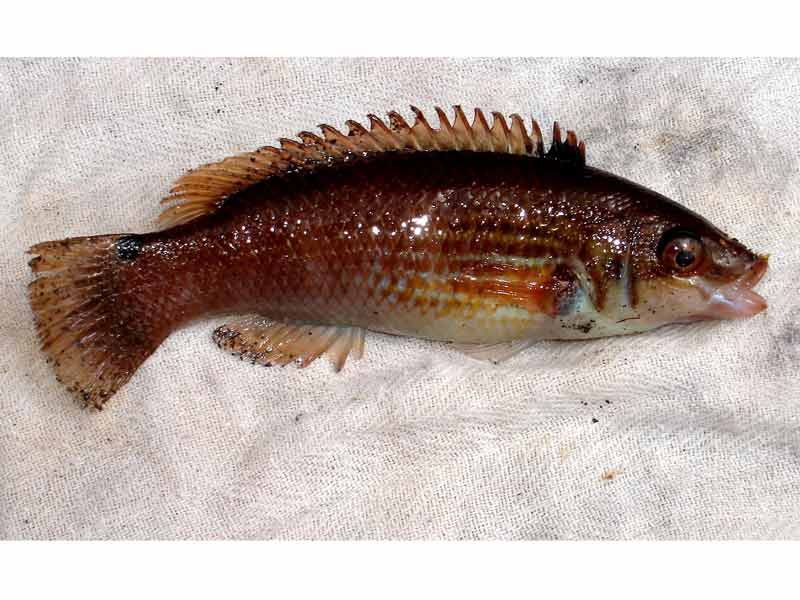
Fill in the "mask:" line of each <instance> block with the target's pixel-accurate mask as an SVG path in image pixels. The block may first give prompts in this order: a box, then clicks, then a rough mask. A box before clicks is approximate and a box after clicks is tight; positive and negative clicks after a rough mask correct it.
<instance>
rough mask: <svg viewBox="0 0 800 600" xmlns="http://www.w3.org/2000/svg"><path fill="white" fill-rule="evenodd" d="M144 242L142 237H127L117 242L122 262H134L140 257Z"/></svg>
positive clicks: (118, 253) (118, 254)
mask: <svg viewBox="0 0 800 600" xmlns="http://www.w3.org/2000/svg"><path fill="white" fill-rule="evenodd" d="M142 246H144V242H143V241H142V238H141V236H138V235H126V236H125V237H123V238H120V239H118V240H117V257H118V258H119V259H120V260H133V259H134V258H136V257H137V256H139V252H141V250H142Z"/></svg>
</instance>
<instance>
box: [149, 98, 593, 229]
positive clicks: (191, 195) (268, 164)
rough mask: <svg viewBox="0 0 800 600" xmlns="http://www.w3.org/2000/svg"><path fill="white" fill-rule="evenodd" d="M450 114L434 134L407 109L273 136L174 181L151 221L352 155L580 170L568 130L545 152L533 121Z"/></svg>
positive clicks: (195, 210)
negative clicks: (520, 162)
mask: <svg viewBox="0 0 800 600" xmlns="http://www.w3.org/2000/svg"><path fill="white" fill-rule="evenodd" d="M453 109H454V113H455V117H454V118H453V121H452V122H451V121H450V120H449V119H448V117H447V115H446V114H445V112H444V111H443V110H442V109H441V108H439V107H436V108H435V112H436V115H437V117H438V119H439V127H438V128H436V129H434V128H433V127H431V125H430V124H429V123H428V121H427V119H426V118H425V116H424V115H423V114H422V111H420V110H419V109H418V108H416V107H414V106H412V107H411V111H412V112H413V113H414V124H413V125H409V124H408V122H407V121H406V120H405V119H404V118H403V117H402V116H401V115H400V114H399V113H397V112H395V111H392V112H390V113H389V125H388V126H387V124H386V123H385V122H384V121H383V120H382V119H380V118H379V117H377V116H375V115H373V114H370V115H368V116H367V119H368V121H369V129H367V128H366V127H364V126H363V125H362V124H360V123H358V122H356V121H346V123H345V125H346V126H347V128H348V133H347V135H345V134H343V133H342V132H340V131H338V130H337V129H334V128H333V127H331V126H330V125H324V124H323V125H320V126H319V128H320V131H321V133H322V135H321V136H319V135H317V134H315V133H311V132H309V131H303V132H301V133H299V134H298V137H299V138H300V141H297V140H292V139H288V138H281V139H280V140H279V144H280V147H277V148H276V147H273V146H265V147H263V148H259V149H258V150H255V151H253V152H248V153H245V154H238V155H236V156H230V157H228V158H225V159H223V160H222V161H220V162H217V163H212V164H208V165H205V166H202V167H200V168H198V169H194V170H192V171H189V172H188V173H186V174H185V175H184V176H183V177H181V178H180V179H179V180H178V181H177V182H176V183H175V185H174V187H173V188H172V189H171V190H170V193H169V195H168V196H167V197H166V198H164V199H163V200H162V201H161V202H162V204H171V206H169V207H168V208H166V209H165V210H164V212H163V213H162V214H161V216H160V217H159V222H160V223H161V224H162V225H163V226H164V227H172V226H174V225H179V224H182V223H187V222H189V221H191V220H193V219H196V218H198V217H200V216H203V215H205V214H209V213H212V212H214V211H216V210H217V209H218V208H219V207H220V206H221V205H222V204H223V203H224V201H225V199H226V198H227V197H229V196H231V195H232V194H235V193H236V192H240V191H242V190H243V189H245V188H247V187H250V186H252V185H254V184H256V183H258V182H260V181H264V180H265V179H268V178H270V177H273V176H276V175H280V174H283V173H287V172H290V171H301V170H309V171H310V170H314V169H319V168H324V167H326V166H330V165H335V164H337V163H340V162H342V161H344V160H347V159H348V158H349V157H351V156H353V155H369V154H377V153H381V152H421V151H432V150H466V151H475V152H501V153H508V154H523V155H528V156H535V157H539V158H546V159H555V160H561V161H566V162H571V163H574V164H578V165H583V164H585V159H586V147H585V145H584V143H583V142H578V138H577V136H576V135H575V132H573V131H568V132H567V139H566V141H563V142H562V141H561V129H560V127H559V125H558V123H555V124H554V126H553V141H552V144H551V146H550V149H549V150H548V151H547V152H546V153H545V151H544V141H543V139H542V131H541V129H540V128H539V124H538V123H537V122H536V121H535V120H532V121H531V128H530V132H529V131H528V129H527V128H526V127H525V124H524V122H523V120H522V118H521V117H520V116H519V115H517V114H513V115H511V116H510V117H509V118H510V120H511V126H510V127H509V124H508V122H507V121H506V118H505V117H504V116H503V115H501V114H500V113H497V112H492V113H491V115H492V124H491V126H490V125H489V123H488V121H487V120H486V117H485V116H484V114H483V111H481V110H480V109H475V114H474V117H473V119H472V123H470V122H469V119H468V118H467V116H466V114H465V113H464V111H463V109H462V108H461V107H460V106H455V107H453Z"/></svg>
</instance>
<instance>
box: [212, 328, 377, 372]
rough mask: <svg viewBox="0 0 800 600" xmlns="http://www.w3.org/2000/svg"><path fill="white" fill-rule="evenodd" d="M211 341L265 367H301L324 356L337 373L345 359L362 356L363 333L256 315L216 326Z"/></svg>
mask: <svg viewBox="0 0 800 600" xmlns="http://www.w3.org/2000/svg"><path fill="white" fill-rule="evenodd" d="M214 341H215V342H216V344H217V346H219V347H220V348H221V349H223V350H226V351H227V352H230V353H232V354H234V355H237V356H239V357H240V358H241V359H243V360H249V361H251V362H252V363H258V364H261V365H265V366H271V365H280V366H285V365H288V364H289V363H294V364H296V365H297V366H298V367H300V368H304V367H307V366H308V365H310V364H311V363H312V362H314V361H315V360H316V359H317V358H319V357H320V356H322V355H323V354H325V355H327V356H328V357H329V358H330V359H331V361H332V362H333V364H334V367H335V368H336V371H340V370H341V369H342V367H344V364H345V362H346V361H347V357H348V356H350V355H351V354H352V355H353V358H355V359H358V358H361V356H362V355H363V353H364V330H363V329H361V328H359V327H339V326H335V325H299V324H294V323H281V322H278V321H271V320H269V319H267V318H265V317H262V316H259V315H250V316H247V317H242V318H240V319H237V320H235V321H231V322H230V323H226V324H225V325H222V326H220V327H218V328H217V329H216V330H214Z"/></svg>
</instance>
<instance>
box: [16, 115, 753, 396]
mask: <svg viewBox="0 0 800 600" xmlns="http://www.w3.org/2000/svg"><path fill="white" fill-rule="evenodd" d="M412 110H413V112H414V113H415V117H416V118H415V121H414V123H413V125H409V124H408V123H407V122H406V121H405V120H404V119H403V117H402V116H400V115H399V114H398V113H396V112H392V113H389V121H388V124H387V123H385V122H384V121H382V120H381V119H379V118H377V117H375V116H374V115H370V116H369V123H370V126H369V129H367V128H366V127H364V126H362V125H360V124H358V123H356V122H353V121H349V122H348V123H347V125H348V126H349V133H348V134H343V133H340V132H339V131H337V130H336V129H334V128H332V127H330V126H327V125H322V126H321V127H320V128H321V134H320V135H318V134H314V133H310V132H302V133H300V134H299V138H300V141H294V140H289V139H282V140H280V147H265V148H261V149H259V150H256V151H254V152H250V153H247V154H242V155H238V156H233V157H230V158H226V159H225V160H223V161H221V162H218V163H215V164H210V165H206V166H204V167H201V168H199V169H197V170H194V171H191V172H189V173H188V174H186V175H185V176H184V177H182V178H181V179H180V180H179V181H178V182H177V184H176V185H175V187H174V188H173V190H172V191H171V193H170V195H169V196H167V198H165V200H164V202H165V203H166V204H167V205H168V207H167V208H166V210H165V211H164V212H163V214H162V215H161V217H160V221H161V223H162V224H163V226H164V227H165V228H164V229H162V230H161V231H156V232H153V233H146V234H118V235H101V236H93V237H80V238H71V239H66V240H62V241H54V242H44V243H41V244H37V245H35V246H33V247H32V248H31V249H30V252H31V253H33V254H35V255H36V256H35V257H34V258H33V259H32V260H31V262H30V264H31V267H32V269H33V271H34V272H35V274H36V277H37V278H36V279H35V281H33V282H32V283H31V284H30V299H31V306H32V308H33V312H34V314H35V317H36V326H37V329H38V332H39V336H40V338H41V342H42V348H43V349H44V351H45V353H46V354H47V356H48V358H49V359H50V360H51V361H52V363H53V365H54V367H55V371H56V373H57V375H58V377H59V379H60V380H61V381H62V382H64V383H65V384H66V385H67V386H68V387H69V389H71V390H72V391H74V392H76V393H77V394H78V395H79V396H80V397H81V398H82V399H83V400H84V402H86V403H87V404H89V405H91V406H95V407H97V408H100V407H102V406H103V404H104V403H105V401H106V400H107V399H108V398H109V397H110V396H111V395H113V394H114V392H116V391H117V390H118V389H119V388H120V386H122V385H123V384H124V383H125V382H126V381H128V379H130V377H131V375H132V374H133V373H134V372H135V371H136V369H137V368H138V367H139V366H140V365H141V364H142V362H143V361H144V360H145V359H146V358H147V357H148V356H150V355H151V354H152V353H153V351H154V350H155V349H156V348H157V347H158V346H159V344H160V343H161V342H162V341H163V340H164V339H165V338H166V337H167V336H168V335H169V334H170V332H172V331H174V330H175V329H176V328H178V327H180V326H181V325H183V324H185V323H187V322H189V321H192V320H194V319H198V318H201V317H206V316H209V315H213V314H222V313H234V314H238V315H241V317H240V318H236V319H235V320H232V321H230V322H228V323H226V324H224V325H222V326H221V327H219V328H218V329H216V331H215V332H214V339H215V341H216V342H217V344H218V345H219V346H220V347H221V348H223V349H225V350H228V351H230V352H232V353H235V354H238V355H240V356H242V357H243V358H246V359H247V360H251V361H253V362H257V363H260V364H264V365H286V364H288V363H295V364H297V365H299V366H301V367H305V366H307V365H309V364H310V363H311V362H313V361H314V360H315V359H316V358H317V357H319V356H320V355H322V354H326V355H328V356H329V357H330V358H331V359H332V361H333V362H334V364H335V368H336V369H337V370H338V369H341V368H342V366H343V365H344V363H345V360H346V359H347V357H348V356H349V355H351V354H352V355H354V356H356V357H358V356H361V354H362V352H363V350H364V332H365V331H366V330H368V329H369V330H374V331H381V332H387V333H392V334H397V335H407V336H416V337H421V338H428V339H432V340H442V341H445V342H451V343H454V344H456V345H457V347H458V348H459V349H461V350H463V351H464V352H467V353H468V354H471V355H472V356H475V357H478V358H484V359H489V360H495V361H497V360H502V359H504V358H507V357H508V356H511V355H512V354H514V353H516V352H518V351H520V350H521V349H523V348H525V347H526V346H528V345H530V344H531V343H533V342H534V341H536V340H541V339H586V338H594V337H600V336H611V335H623V334H629V333H638V332H642V331H645V330H648V329H652V328H655V327H659V326H661V325H665V324H668V323H676V322H687V321H694V320H698V319H729V318H737V317H748V316H751V315H755V314H756V313H758V312H760V311H762V310H763V309H764V308H766V302H765V301H764V299H762V298H761V296H759V295H758V294H756V293H755V292H754V291H753V290H752V288H753V286H754V285H755V284H756V283H757V282H758V281H759V280H760V279H761V277H762V275H763V274H764V272H765V270H766V268H767V259H766V257H764V256H759V255H756V254H754V253H753V252H751V251H750V250H748V249H747V248H745V247H744V246H743V245H742V244H741V243H739V242H738V241H736V240H735V239H732V238H730V237H728V236H727V235H726V234H724V233H723V232H721V231H720V230H719V229H717V228H716V227H714V226H713V225H712V224H711V223H709V222H708V221H706V220H705V219H703V218H702V217H700V216H699V215H697V214H695V213H693V212H691V211H690V210H688V209H686V208H684V207H682V206H680V205H679V204H677V203H675V202H673V201H671V200H669V199H668V198H665V197H664V196H662V195H660V194H658V193H656V192H653V191H651V190H648V189H646V188H644V187H642V186H639V185H637V184H635V183H632V182H630V181H627V180H625V179H622V178H620V177H617V176H615V175H611V174H609V173H606V172H603V171H600V170H597V169H593V168H591V167H587V166H586V165H585V146H584V144H583V143H582V142H580V143H579V142H578V139H577V137H576V136H575V134H574V133H573V132H571V131H570V132H567V135H566V139H565V140H563V141H562V139H561V138H562V136H561V132H560V130H559V127H558V124H556V125H555V126H554V128H553V139H552V142H551V145H550V147H549V149H548V150H547V151H545V147H544V142H543V139H542V134H541V131H540V129H539V126H538V125H537V123H536V122H535V121H533V122H532V123H531V124H530V126H527V127H526V125H525V124H524V123H523V120H522V119H521V118H520V117H519V116H517V115H512V116H511V117H510V118H509V119H508V120H507V119H505V118H504V117H503V116H502V115H500V114H497V113H492V119H491V125H490V124H489V121H488V120H487V119H486V118H485V116H484V114H483V113H482V112H481V111H480V110H476V111H475V115H474V118H473V119H472V123H470V121H469V120H468V119H467V117H466V116H465V114H464V112H463V111H462V110H461V109H460V108H459V107H456V108H455V118H454V119H453V120H452V122H451V121H450V120H449V119H448V118H447V116H446V115H445V114H444V112H443V111H442V110H440V109H436V112H437V114H438V119H439V126H438V128H434V127H432V126H430V125H429V124H428V121H427V120H426V118H425V117H424V116H423V114H422V113H421V112H420V111H419V110H417V109H415V108H412Z"/></svg>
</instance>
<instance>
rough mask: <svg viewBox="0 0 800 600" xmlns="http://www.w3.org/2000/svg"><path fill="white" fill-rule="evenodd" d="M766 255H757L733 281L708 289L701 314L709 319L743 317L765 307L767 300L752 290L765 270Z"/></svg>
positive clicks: (756, 312)
mask: <svg viewBox="0 0 800 600" xmlns="http://www.w3.org/2000/svg"><path fill="white" fill-rule="evenodd" d="M767 263H768V261H767V257H766V256H759V257H758V258H757V259H756V260H755V262H754V263H753V264H752V265H751V266H750V268H749V269H747V271H745V272H744V274H743V275H742V276H741V277H739V279H737V280H736V281H734V282H733V283H729V284H728V285H724V286H722V287H719V288H716V289H713V290H709V291H710V292H711V293H710V294H709V298H708V304H707V306H706V309H705V310H704V311H703V314H702V316H703V317H706V318H710V319H745V318H747V317H752V316H754V315H757V314H758V313H760V312H761V311H762V310H764V309H765V308H767V301H766V300H765V299H764V298H763V297H762V296H761V295H759V294H757V293H756V292H754V291H753V287H754V286H755V285H756V284H757V283H758V282H759V281H761V278H762V277H764V273H766V272H767Z"/></svg>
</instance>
